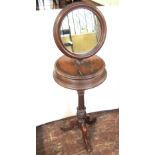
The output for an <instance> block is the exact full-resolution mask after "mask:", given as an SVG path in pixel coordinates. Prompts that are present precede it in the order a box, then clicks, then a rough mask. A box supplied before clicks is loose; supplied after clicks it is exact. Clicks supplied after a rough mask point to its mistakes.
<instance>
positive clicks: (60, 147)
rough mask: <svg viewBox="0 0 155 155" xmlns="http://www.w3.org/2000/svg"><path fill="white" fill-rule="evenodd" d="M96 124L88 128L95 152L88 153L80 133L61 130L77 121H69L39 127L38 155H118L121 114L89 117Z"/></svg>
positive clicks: (97, 113)
mask: <svg viewBox="0 0 155 155" xmlns="http://www.w3.org/2000/svg"><path fill="white" fill-rule="evenodd" d="M89 115H90V116H96V117H97V122H96V123H95V124H94V125H91V126H88V133H89V137H90V141H91V146H92V147H93V151H92V152H91V153H88V152H87V151H86V150H85V147H84V144H83V139H82V135H81V131H80V129H78V128H77V129H74V130H70V131H67V132H64V131H62V130H61V129H60V127H61V126H63V125H64V124H66V123H67V122H69V121H70V120H74V119H76V117H69V118H66V119H62V120H57V121H54V122H50V123H47V124H43V125H40V126H37V127H36V155H118V154H119V110H118V109H115V110H109V111H101V112H95V113H90V114H89Z"/></svg>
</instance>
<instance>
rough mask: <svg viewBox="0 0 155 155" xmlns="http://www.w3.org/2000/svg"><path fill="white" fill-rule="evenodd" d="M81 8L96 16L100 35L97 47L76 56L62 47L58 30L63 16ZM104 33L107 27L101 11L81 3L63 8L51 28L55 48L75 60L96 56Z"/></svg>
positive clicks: (93, 6) (104, 35)
mask: <svg viewBox="0 0 155 155" xmlns="http://www.w3.org/2000/svg"><path fill="white" fill-rule="evenodd" d="M82 8H83V9H88V10H89V11H91V12H92V13H94V14H95V15H96V17H97V18H98V20H99V23H100V27H101V34H100V38H99V41H98V43H97V45H96V46H95V47H94V48H93V49H92V50H90V51H89V52H87V53H84V54H76V53H72V52H70V51H69V50H68V49H67V48H66V47H65V46H64V45H63V42H62V39H61V35H60V34H61V33H60V28H61V25H62V21H63V19H64V18H65V16H66V15H67V14H68V13H70V12H71V11H73V10H75V9H82ZM106 33H107V26H106V22H105V19H104V16H103V15H102V13H101V11H100V10H99V9H98V8H97V7H96V6H95V5H92V4H86V3H83V2H77V3H73V4H70V5H68V6H67V7H65V8H64V9H62V10H61V11H60V13H59V14H58V16H57V18H56V20H55V23H54V27H53V35H54V40H55V43H56V45H57V47H58V48H59V50H60V51H61V52H62V53H63V54H65V55H66V56H69V57H71V58H76V59H84V58H88V57H90V56H92V55H94V54H96V53H97V52H98V51H99V50H100V48H101V47H102V45H103V44H104V41H105V38H106Z"/></svg>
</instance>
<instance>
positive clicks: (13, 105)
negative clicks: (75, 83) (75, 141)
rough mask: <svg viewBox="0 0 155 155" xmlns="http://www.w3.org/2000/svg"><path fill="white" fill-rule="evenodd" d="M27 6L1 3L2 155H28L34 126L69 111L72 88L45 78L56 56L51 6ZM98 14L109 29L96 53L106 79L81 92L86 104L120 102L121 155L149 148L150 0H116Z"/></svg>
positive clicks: (154, 85) (99, 106)
mask: <svg viewBox="0 0 155 155" xmlns="http://www.w3.org/2000/svg"><path fill="white" fill-rule="evenodd" d="M34 8H35V1H34V2H30V3H28V2H27V3H26V2H22V1H11V2H6V3H5V2H3V3H2V4H1V5H0V11H1V13H0V16H2V17H1V18H0V19H1V24H0V38H1V42H0V43H1V44H0V146H1V149H0V154H2V155H10V154H16V155H21V154H22V155H31V154H32V155H34V154H35V152H36V150H35V143H36V141H35V138H36V125H38V124H41V123H46V122H48V121H52V120H55V119H59V118H62V117H66V116H69V115H74V114H75V110H76V105H77V103H76V101H77V94H76V92H75V91H71V90H67V89H64V88H62V87H60V86H58V85H57V84H56V83H55V82H54V80H53V78H52V71H53V65H54V62H55V60H56V59H57V58H58V57H60V56H61V53H60V52H59V51H58V50H57V48H56V46H55V45H54V44H53V36H52V23H53V19H54V18H55V17H56V14H57V11H55V13H52V12H51V11H47V12H36V11H35V9H34ZM103 13H104V14H105V18H106V21H107V26H108V33H107V39H106V42H105V45H104V46H103V48H102V49H101V50H100V51H99V53H98V55H99V56H101V57H102V58H103V59H104V60H105V62H106V64H107V70H108V78H107V80H106V81H105V83H104V84H102V85H101V86H99V87H97V88H94V89H92V90H88V91H86V106H87V111H88V112H91V111H98V110H104V109H112V108H117V107H119V109H120V129H119V131H120V155H139V154H141V155H146V154H155V150H154V139H155V133H154V131H155V126H154V122H155V121H154V118H155V112H154V103H155V99H154V98H155V97H154V91H155V82H154V79H155V74H154V73H155V71H154V70H155V69H154V66H155V61H154V58H155V55H154V52H155V47H154V44H155V43H154V42H155V41H154V40H155V31H154V28H155V22H154V19H155V17H154V14H155V11H154V5H153V3H152V2H151V0H150V1H145V0H144V1H136V2H135V1H128V2H127V1H126V2H125V1H121V2H120V5H119V6H117V7H113V8H108V7H107V8H105V9H104V11H103ZM96 98H98V100H96ZM56 99H57V100H56ZM62 101H63V102H62Z"/></svg>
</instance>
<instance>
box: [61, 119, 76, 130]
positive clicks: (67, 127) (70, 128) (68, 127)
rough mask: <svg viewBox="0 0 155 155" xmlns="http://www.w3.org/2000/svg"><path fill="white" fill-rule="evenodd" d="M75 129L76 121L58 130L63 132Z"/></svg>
mask: <svg viewBox="0 0 155 155" xmlns="http://www.w3.org/2000/svg"><path fill="white" fill-rule="evenodd" d="M75 128H78V122H77V120H73V121H70V122H69V124H66V125H64V126H63V127H60V129H61V130H63V131H69V130H72V129H75Z"/></svg>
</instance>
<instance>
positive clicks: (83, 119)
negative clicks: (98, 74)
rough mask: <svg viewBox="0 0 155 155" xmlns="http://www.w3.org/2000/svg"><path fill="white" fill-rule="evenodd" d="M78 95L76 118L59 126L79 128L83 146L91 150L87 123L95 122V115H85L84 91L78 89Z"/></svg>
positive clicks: (64, 129)
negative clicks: (65, 124) (92, 116)
mask: <svg viewBox="0 0 155 155" xmlns="http://www.w3.org/2000/svg"><path fill="white" fill-rule="evenodd" d="M78 97H79V105H78V108H77V120H74V121H71V122H69V124H68V125H67V126H64V127H61V129H62V130H63V131H68V130H72V129H75V128H80V130H81V132H82V137H83V141H84V143H85V147H86V149H87V151H88V152H90V151H92V147H91V145H90V141H89V138H88V128H87V124H88V125H92V124H94V123H95V122H96V117H95V118H91V117H90V116H87V115H86V108H85V106H84V91H83V90H82V91H78Z"/></svg>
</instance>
